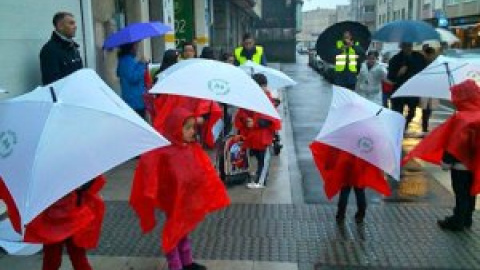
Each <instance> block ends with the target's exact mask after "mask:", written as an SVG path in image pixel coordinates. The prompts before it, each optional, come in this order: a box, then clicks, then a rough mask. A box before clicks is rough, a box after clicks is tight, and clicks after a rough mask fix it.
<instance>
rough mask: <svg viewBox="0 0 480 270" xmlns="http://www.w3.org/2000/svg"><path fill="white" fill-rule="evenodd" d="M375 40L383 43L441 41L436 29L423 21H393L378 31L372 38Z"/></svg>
mask: <svg viewBox="0 0 480 270" xmlns="http://www.w3.org/2000/svg"><path fill="white" fill-rule="evenodd" d="M372 39H373V40H377V41H383V42H408V43H414V42H423V41H426V40H439V39H440V36H439V34H438V32H437V31H435V28H433V27H432V26H431V25H430V24H428V23H426V22H422V21H393V22H391V23H387V24H385V25H384V26H382V28H380V29H378V30H377V32H375V33H374V34H373V36H372Z"/></svg>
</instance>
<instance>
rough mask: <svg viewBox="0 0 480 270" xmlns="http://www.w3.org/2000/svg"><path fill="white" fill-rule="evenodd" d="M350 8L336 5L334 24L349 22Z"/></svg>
mask: <svg viewBox="0 0 480 270" xmlns="http://www.w3.org/2000/svg"><path fill="white" fill-rule="evenodd" d="M351 20H352V15H351V8H350V5H337V9H336V22H343V21H351Z"/></svg>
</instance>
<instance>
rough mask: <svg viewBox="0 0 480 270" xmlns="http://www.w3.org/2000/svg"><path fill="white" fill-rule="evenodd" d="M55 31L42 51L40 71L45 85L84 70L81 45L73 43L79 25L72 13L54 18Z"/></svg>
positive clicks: (58, 14) (60, 13)
mask: <svg viewBox="0 0 480 270" xmlns="http://www.w3.org/2000/svg"><path fill="white" fill-rule="evenodd" d="M53 26H54V28H55V30H54V31H53V33H52V36H51V37H50V40H49V41H48V42H47V43H46V44H45V45H44V46H43V47H42V49H41V50H40V70H41V73H42V83H43V85H47V84H50V83H52V82H54V81H56V80H59V79H62V78H64V77H66V76H68V75H70V74H72V73H73V72H75V71H77V70H79V69H81V68H83V62H82V58H81V57H80V52H79V51H78V47H79V45H78V44H77V43H76V42H75V41H73V38H74V37H75V33H76V31H77V24H76V22H75V18H74V17H73V14H72V13H70V12H64V11H62V12H58V13H56V14H55V15H54V16H53Z"/></svg>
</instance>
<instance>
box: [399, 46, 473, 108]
mask: <svg viewBox="0 0 480 270" xmlns="http://www.w3.org/2000/svg"><path fill="white" fill-rule="evenodd" d="M467 79H473V80H475V81H476V82H477V83H480V66H478V65H475V64H471V63H468V62H467V61H464V60H463V59H460V58H452V57H446V56H443V55H440V56H438V57H437V59H435V61H433V62H432V63H430V65H428V66H427V67H426V68H425V69H423V70H422V71H420V72H419V73H417V74H416V75H415V76H413V77H412V78H410V80H408V81H406V82H405V83H404V84H403V85H402V86H401V87H400V88H399V89H398V90H397V91H395V93H394V94H393V95H392V97H406V96H415V97H429V98H440V99H447V100H450V99H451V96H450V87H451V86H452V85H454V84H457V83H461V82H463V81H465V80H467Z"/></svg>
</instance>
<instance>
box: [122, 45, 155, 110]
mask: <svg viewBox="0 0 480 270" xmlns="http://www.w3.org/2000/svg"><path fill="white" fill-rule="evenodd" d="M137 48H138V43H128V44H124V45H122V46H120V51H119V52H118V66H117V76H118V78H119V79H120V86H121V88H122V99H123V100H124V101H125V103H127V104H128V105H129V106H130V107H131V108H132V109H133V110H134V111H135V112H136V113H137V114H138V115H140V117H142V118H145V102H144V100H143V94H144V93H145V91H146V89H145V72H146V71H147V68H148V63H147V61H146V60H144V59H143V58H142V59H140V60H137V59H136V55H137Z"/></svg>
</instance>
